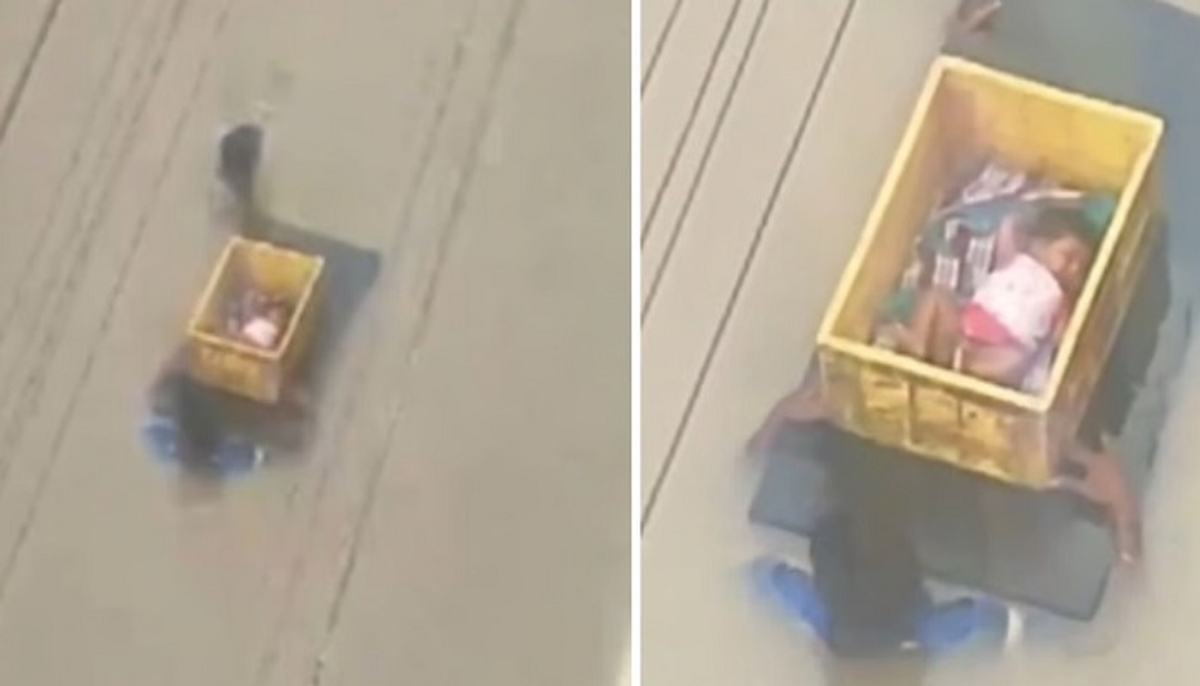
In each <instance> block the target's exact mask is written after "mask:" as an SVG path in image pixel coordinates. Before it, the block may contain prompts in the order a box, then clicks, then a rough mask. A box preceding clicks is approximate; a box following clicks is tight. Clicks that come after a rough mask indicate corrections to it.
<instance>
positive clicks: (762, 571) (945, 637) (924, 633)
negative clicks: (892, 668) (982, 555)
mask: <svg viewBox="0 0 1200 686" xmlns="http://www.w3.org/2000/svg"><path fill="white" fill-rule="evenodd" d="M752 573H753V575H754V578H755V582H756V585H757V586H758V589H759V591H760V593H762V594H763V595H764V597H766V598H767V599H768V600H769V601H771V602H772V603H773V604H775V605H776V606H778V607H779V608H781V609H782V610H783V611H784V612H785V613H787V614H788V615H790V616H791V617H793V618H794V619H798V620H800V621H801V622H803V623H804V624H805V625H806V626H808V627H809V628H810V629H811V630H812V631H813V633H815V634H816V635H817V637H818V638H820V639H821V641H822V642H823V643H825V644H826V645H828V644H829V641H830V637H831V617H830V613H829V609H828V607H827V606H826V604H825V602H824V600H822V598H821V596H820V595H819V594H818V593H817V588H816V584H814V583H813V579H812V576H811V575H809V574H808V572H805V571H804V570H802V569H800V568H798V567H795V566H793V565H790V564H788V563H786V562H783V561H780V560H775V559H771V558H763V559H760V560H758V561H756V562H755V563H754V565H753V567H752ZM1007 621H1008V613H1007V609H1006V608H1005V607H1004V606H1003V605H1002V604H1000V603H996V602H993V601H990V600H988V599H984V598H978V599H976V598H962V599H959V600H955V601H951V602H948V603H935V604H932V605H930V606H929V607H928V608H927V609H926V610H925V611H924V612H922V613H921V614H920V615H919V616H918V617H916V618H915V619H914V624H915V626H914V630H913V636H912V641H913V642H914V643H915V644H916V646H915V647H918V648H920V649H921V650H923V651H924V652H925V653H927V654H929V655H931V656H939V655H945V654H947V653H949V652H952V651H953V650H955V649H956V648H960V647H964V646H966V645H968V644H969V643H972V642H974V641H975V640H976V639H980V640H986V641H987V642H989V643H991V642H992V641H996V642H997V643H1000V642H1003V638H1004V632H1005V628H1006V627H1007ZM900 647H901V646H897V648H900Z"/></svg>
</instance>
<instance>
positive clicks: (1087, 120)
mask: <svg viewBox="0 0 1200 686" xmlns="http://www.w3.org/2000/svg"><path fill="white" fill-rule="evenodd" d="M1162 133H1163V122H1162V120H1161V119H1159V118H1158V117H1155V116H1153V115H1151V114H1147V113H1144V112H1140V111H1137V110H1133V109H1130V108H1126V107H1120V106H1117V105H1113V104H1109V103H1106V102H1102V101H1099V100H1095V99H1092V98H1088V97H1085V96H1082V95H1078V94H1075V93H1070V92H1067V91H1064V90H1060V89H1057V88H1052V87H1050V86H1047V85H1044V84H1040V83H1037V82H1034V81H1030V80H1027V79H1023V78H1019V77H1016V76H1013V75H1011V74H1007V73H1003V72H1000V71H997V70H994V69H990V68H987V67H984V66H981V65H979V64H975V63H973V62H969V61H966V60H962V59H958V58H953V57H945V56H943V57H939V58H938V59H937V60H936V61H935V62H934V65H933V68H932V70H931V72H930V74H929V77H928V79H927V81H926V83H925V86H924V89H923V90H922V92H921V95H920V98H919V99H918V101H917V106H916V110H915V111H914V112H913V115H912V118H911V119H910V121H909V124H908V129H907V131H906V132H905V134H904V137H903V139H902V141H901V143H900V147H899V150H898V151H897V153H896V155H895V157H894V159H893V160H892V164H891V168H890V169H889V170H888V173H887V176H886V178H885V181H884V183H883V187H882V189H881V190H880V192H879V195H878V197H877V198H876V202H875V205H874V207H873V208H872V210H871V213H870V215H869V218H868V220H867V224H866V228H865V230H864V232H863V234H862V236H861V238H860V239H859V242H858V246H857V247H856V249H855V251H854V254H853V256H852V258H851V260H850V263H849V265H848V266H847V267H846V269H845V271H844V272H843V274H842V278H841V282H840V283H839V285H838V287H837V290H836V292H835V295H834V297H833V300H832V302H831V304H830V306H829V309H828V310H827V312H826V314H825V317H824V321H823V322H822V325H821V329H820V333H819V336H818V357H819V360H820V367H821V380H822V385H823V388H824V390H825V393H826V394H827V397H828V398H829V400H830V402H831V403H832V405H833V409H834V414H835V421H837V422H838V423H839V424H840V425H841V426H842V427H843V428H845V429H847V430H849V431H852V432H854V433H857V434H859V435H861V436H865V437H867V438H870V439H872V440H874V441H877V442H879V443H882V444H885V445H889V446H894V447H898V448H902V449H905V450H908V451H910V452H913V453H916V454H918V455H922V456H925V457H929V458H933V459H937V460H942V461H945V462H948V463H950V464H953V465H956V466H958V467H961V468H964V469H967V470H971V471H974V472H977V473H981V474H985V475H987V476H990V477H993V478H996V479H1000V480H1003V481H1006V482H1009V483H1012V484H1017V485H1022V486H1027V487H1032V488H1043V487H1046V486H1047V485H1048V484H1049V482H1050V480H1051V478H1052V476H1053V474H1054V468H1055V466H1056V465H1055V462H1056V460H1057V459H1058V455H1059V454H1060V452H1061V448H1062V446H1063V445H1064V443H1065V442H1066V441H1069V440H1072V439H1073V438H1074V436H1075V435H1076V432H1077V431H1078V429H1079V423H1080V421H1081V419H1082V416H1083V412H1084V411H1085V410H1086V407H1087V403H1088V401H1089V399H1090V396H1091V394H1092V390H1093V388H1094V387H1095V385H1096V383H1097V381H1098V378H1099V375H1100V373H1101V371H1102V370H1103V367H1104V365H1105V363H1106V361H1107V358H1108V353H1109V350H1110V348H1111V347H1112V344H1113V341H1114V339H1115V337H1116V334H1117V331H1118V329H1119V327H1120V324H1121V320H1122V318H1123V317H1124V313H1125V309H1126V307H1127V306H1128V304H1129V301H1130V298H1131V296H1132V294H1133V290H1134V287H1135V286H1136V284H1137V281H1138V277H1139V276H1140V273H1141V270H1142V265H1143V264H1144V262H1145V257H1146V254H1147V253H1148V247H1149V246H1150V245H1151V244H1152V239H1153V238H1154V237H1153V235H1152V233H1153V231H1154V230H1155V229H1156V228H1157V222H1154V221H1151V217H1152V216H1153V215H1154V214H1155V213H1156V212H1157V202H1158V195H1157V183H1156V178H1155V168H1156V158H1157V154H1158V150H1159V142H1160V140H1161V138H1162ZM980 146H986V148H987V149H989V150H991V151H993V152H994V153H995V154H996V155H997V156H998V157H999V158H1000V159H1002V160H1004V161H1005V162H1008V163H1010V164H1014V165H1017V166H1019V167H1020V168H1023V169H1036V170H1040V171H1042V172H1045V173H1047V174H1049V175H1050V176H1051V177H1052V178H1054V179H1056V180H1057V181H1059V182H1062V183H1066V184H1069V185H1071V186H1073V187H1076V188H1081V189H1086V190H1107V191H1113V192H1117V193H1119V199H1118V204H1117V208H1116V212H1115V214H1114V217H1113V220H1112V224H1111V225H1110V227H1109V228H1108V230H1107V232H1106V233H1105V237H1104V239H1103V241H1102V242H1101V244H1100V247H1099V250H1098V251H1097V254H1096V259H1095V262H1094V263H1093V267H1092V270H1091V273H1090V275H1089V276H1088V279H1087V283H1086V285H1085V287H1084V289H1083V292H1082V294H1081V296H1080V298H1079V302H1078V306H1077V307H1076V308H1075V311H1074V313H1073V314H1072V317H1071V320H1070V323H1069V325H1068V328H1067V331H1066V335H1065V337H1064V341H1063V345H1062V347H1061V348H1060V350H1059V354H1058V355H1057V357H1056V359H1055V361H1054V364H1053V368H1052V371H1051V375H1050V381H1049V383H1048V384H1047V385H1046V388H1045V389H1044V391H1043V392H1042V393H1041V394H1040V395H1036V396H1034V395H1030V394H1025V393H1021V392H1018V391H1015V390H1012V389H1008V388H1004V387H1001V386H999V385H996V384H992V383H989V382H985V381H982V380H979V379H976V378H973V377H969V376H966V375H964V374H959V373H956V372H954V371H951V370H948V369H944V368H940V367H936V366H934V365H931V364H928V363H925V362H922V361H920V360H916V359H913V358H911V357H907V356H904V355H901V354H899V353H893V352H890V351H888V350H885V349H882V348H880V347H876V346H873V345H871V344H870V335H871V333H872V327H873V325H874V319H875V314H876V313H877V312H878V308H879V305H880V303H881V302H882V300H883V298H884V297H885V295H886V294H887V293H888V292H890V291H891V290H892V289H893V288H894V287H895V285H896V284H897V282H898V280H899V278H900V275H901V272H902V270H903V269H904V268H905V267H906V266H907V263H908V260H909V257H910V255H911V246H912V242H913V240H914V238H915V237H916V235H917V232H918V231H919V230H920V229H921V228H922V227H923V225H924V224H925V222H926V220H927V218H928V216H929V213H930V211H931V210H932V209H933V207H934V205H935V204H936V203H937V200H938V195H939V193H940V192H941V191H942V190H943V189H944V187H945V185H946V182H947V181H948V177H949V174H950V170H951V165H952V164H953V160H954V158H955V155H956V153H958V152H959V151H962V150H964V149H978V148H979V147H980Z"/></svg>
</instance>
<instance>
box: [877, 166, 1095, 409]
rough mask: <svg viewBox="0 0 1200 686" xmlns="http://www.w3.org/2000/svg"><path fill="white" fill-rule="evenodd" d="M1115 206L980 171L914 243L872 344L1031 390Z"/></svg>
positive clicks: (1004, 173) (1017, 176) (1041, 182)
mask: <svg viewBox="0 0 1200 686" xmlns="http://www.w3.org/2000/svg"><path fill="white" fill-rule="evenodd" d="M1114 209H1115V203H1114V201H1113V199H1112V198H1111V197H1110V196H1108V195H1106V194H1099V193H1097V194H1084V193H1081V192H1078V191H1072V190H1067V189H1063V188H1061V187H1057V186H1055V185H1054V184H1052V183H1048V182H1047V181H1046V180H1045V179H1038V178H1036V177H1033V176H1031V175H1028V174H1025V173H1021V172H1015V171H1012V170H1009V169H1006V168H1005V167H1003V166H1001V165H999V164H995V163H991V164H986V165H984V166H983V167H982V169H981V170H980V171H979V172H978V173H976V174H975V175H973V176H972V177H969V181H968V182H967V183H965V184H963V185H962V186H961V187H960V188H958V189H957V190H953V191H952V192H951V193H950V194H949V196H948V197H947V199H946V202H945V203H944V204H943V205H942V206H941V207H940V208H939V209H938V210H937V211H936V212H934V214H933V216H932V217H931V218H930V221H929V223H928V225H927V226H926V228H925V229H924V230H923V231H922V232H921V234H920V235H919V236H918V239H917V242H916V244H915V245H914V250H913V257H914V259H913V261H912V263H911V264H910V266H909V268H908V269H907V270H906V271H905V273H904V277H903V279H902V281H901V283H900V284H899V287H898V289H897V290H896V291H895V292H894V293H892V294H891V296H889V298H888V300H887V301H885V303H884V304H883V308H882V311H881V313H880V314H881V316H882V319H881V321H880V325H879V326H878V327H877V329H876V339H875V340H876V342H877V343H879V344H880V345H884V346H886V347H891V348H894V349H897V350H899V351H901V352H904V353H907V354H910V355H913V356H916V357H920V358H922V359H926V360H929V361H931V362H933V363H935V364H939V365H942V366H946V367H950V368H954V369H958V370H960V371H963V372H965V373H968V374H972V375H974V376H978V377H981V378H985V379H988V380H991V381H994V382H997V383H1001V384H1003V385H1006V386H1010V387H1014V388H1019V389H1021V390H1024V391H1027V392H1030V393H1038V392H1040V391H1041V390H1042V387H1043V386H1044V385H1045V381H1046V378H1047V376H1048V373H1049V369H1050V363H1051V361H1052V360H1053V356H1054V353H1055V351H1056V349H1057V347H1058V345H1059V342H1060V339H1061V336H1062V333H1063V329H1064V327H1065V324H1066V322H1067V320H1068V319H1069V314H1070V311H1071V307H1072V306H1073V305H1074V301H1075V298H1076V297H1077V296H1078V294H1079V291H1080V290H1081V288H1082V286H1083V283H1084V281H1085V280H1086V278H1087V274H1088V270H1089V268H1090V267H1091V262H1092V259H1093V257H1094V254H1095V249H1096V246H1097V244H1098V241H1099V238H1100V237H1101V236H1102V235H1103V232H1104V229H1105V228H1106V227H1107V225H1108V222H1109V220H1110V219H1111V217H1112V213H1113V210H1114Z"/></svg>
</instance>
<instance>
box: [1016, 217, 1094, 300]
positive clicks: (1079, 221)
mask: <svg viewBox="0 0 1200 686" xmlns="http://www.w3.org/2000/svg"><path fill="white" fill-rule="evenodd" d="M1029 238H1030V241H1029V254H1030V256H1032V257H1033V258H1034V259H1035V260H1037V261H1038V262H1040V263H1041V264H1042V265H1043V266H1045V267H1046V269H1048V270H1050V273H1051V274H1053V275H1054V278H1055V279H1057V280H1058V283H1059V284H1060V285H1061V286H1062V287H1063V290H1065V291H1067V292H1068V293H1071V294H1076V293H1078V292H1079V291H1080V290H1081V289H1082V288H1083V283H1084V280H1086V279H1087V274H1088V269H1089V268H1090V267H1091V266H1092V259H1093V258H1094V257H1095V255H1096V244H1097V240H1096V233H1095V231H1093V229H1092V227H1091V226H1090V225H1089V224H1088V220H1087V217H1085V216H1084V214H1083V213H1082V212H1079V211H1078V210H1073V209H1067V208H1060V207H1052V208H1047V209H1045V210H1043V211H1042V212H1041V213H1040V214H1039V215H1038V217H1037V220H1036V222H1035V223H1034V225H1033V226H1032V227H1031V228H1030V232H1029Z"/></svg>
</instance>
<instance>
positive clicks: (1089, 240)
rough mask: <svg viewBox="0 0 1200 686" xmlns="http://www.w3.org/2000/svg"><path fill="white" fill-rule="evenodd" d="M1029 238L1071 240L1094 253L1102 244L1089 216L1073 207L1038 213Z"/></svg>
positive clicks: (1056, 208) (1048, 209) (1037, 239)
mask: <svg viewBox="0 0 1200 686" xmlns="http://www.w3.org/2000/svg"><path fill="white" fill-rule="evenodd" d="M1029 238H1030V240H1033V241H1045V242H1052V241H1058V240H1062V239H1064V238H1070V239H1073V240H1076V241H1079V242H1080V243H1082V244H1083V245H1085V246H1087V248H1088V250H1089V251H1091V252H1093V253H1094V252H1096V248H1098V247H1099V243H1100V241H1099V239H1098V237H1097V236H1096V231H1095V230H1093V229H1092V226H1091V224H1090V223H1089V222H1088V218H1087V216H1085V215H1084V214H1083V212H1081V211H1079V210H1077V209H1075V208H1071V207H1047V208H1045V209H1043V210H1041V211H1040V212H1038V214H1037V216H1036V217H1035V218H1034V220H1033V223H1032V224H1031V225H1030V227H1029Z"/></svg>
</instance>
